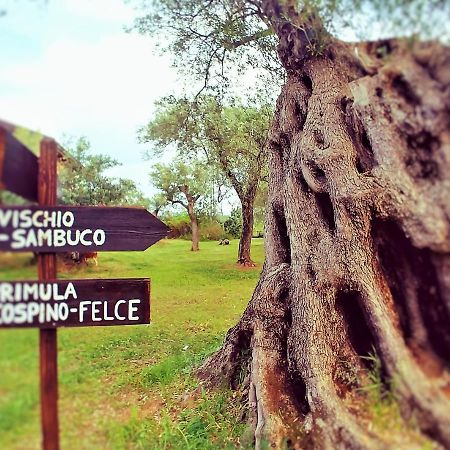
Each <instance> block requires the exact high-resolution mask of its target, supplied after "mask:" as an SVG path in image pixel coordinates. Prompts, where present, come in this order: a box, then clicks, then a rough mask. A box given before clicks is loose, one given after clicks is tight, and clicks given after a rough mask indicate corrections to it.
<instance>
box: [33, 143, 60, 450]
mask: <svg viewBox="0 0 450 450" xmlns="http://www.w3.org/2000/svg"><path fill="white" fill-rule="evenodd" d="M56 163H57V148H56V143H55V142H54V141H51V140H49V139H44V140H43V141H42V142H41V153H40V158H39V183H38V188H39V189H38V199H39V204H40V205H41V206H53V205H55V204H56V190H57V173H56ZM38 273H39V280H40V281H44V280H55V279H56V255H55V254H54V253H50V254H41V255H39V257H38ZM39 350H40V351H39V356H40V358H39V360H40V376H41V378H40V380H41V422H42V447H43V449H44V450H59V420H58V354H57V353H58V342H57V334H56V329H43V330H40V333H39Z"/></svg>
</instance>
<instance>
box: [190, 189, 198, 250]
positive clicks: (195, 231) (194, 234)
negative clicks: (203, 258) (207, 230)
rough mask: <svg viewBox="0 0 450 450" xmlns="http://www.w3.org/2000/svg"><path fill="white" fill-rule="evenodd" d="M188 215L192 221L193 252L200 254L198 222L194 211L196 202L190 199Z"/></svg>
mask: <svg viewBox="0 0 450 450" xmlns="http://www.w3.org/2000/svg"><path fill="white" fill-rule="evenodd" d="M187 211H188V215H189V219H190V220H191V231H192V247H191V250H192V251H193V252H198V250H199V245H198V244H199V241H200V238H199V229H198V221H197V216H196V215H195V211H194V202H193V200H192V199H191V200H190V199H189V198H188V208H187Z"/></svg>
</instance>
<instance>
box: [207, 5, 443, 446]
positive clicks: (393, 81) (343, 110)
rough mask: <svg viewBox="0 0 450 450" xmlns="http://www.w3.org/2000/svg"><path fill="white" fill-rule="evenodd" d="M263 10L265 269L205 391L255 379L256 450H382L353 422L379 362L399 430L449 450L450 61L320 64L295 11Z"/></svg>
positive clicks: (418, 54) (411, 51) (389, 56)
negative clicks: (271, 70) (267, 60)
mask: <svg viewBox="0 0 450 450" xmlns="http://www.w3.org/2000/svg"><path fill="white" fill-rule="evenodd" d="M286 3H288V2H286ZM280 4H282V3H281V2H280ZM274 5H275V6H274ZM265 9H266V13H267V15H268V16H269V17H271V20H272V24H273V26H274V28H275V29H276V32H277V34H278V37H279V40H280V43H279V55H280V58H281V60H282V62H283V65H284V67H285V68H286V71H287V82H286V84H285V86H284V88H283V89H282V92H281V94H280V97H279V99H278V104H277V111H276V114H275V118H274V122H273V127H272V130H271V132H270V139H269V141H270V164H269V167H270V171H271V172H270V186H269V200H268V205H267V219H266V229H265V250H266V260H265V264H264V268H263V271H262V273H261V278H260V281H259V283H258V285H257V287H256V290H255V292H254V294H253V297H252V299H251V301H250V303H249V305H248V307H247V309H246V310H245V312H244V314H243V317H242V318H241V320H240V321H239V323H238V324H237V325H236V326H235V327H234V328H232V329H231V330H230V331H229V332H228V335H227V337H226V340H225V343H224V345H223V347H222V348H221V350H219V351H218V352H217V353H216V354H215V355H213V356H212V357H211V358H210V359H209V360H208V361H207V362H206V363H205V364H204V365H203V367H202V368H201V369H200V375H201V376H202V377H203V378H204V379H206V380H208V381H209V382H210V383H213V384H214V383H220V382H222V381H223V380H226V381H228V382H229V383H230V384H231V385H232V386H233V385H234V384H235V383H236V382H237V376H238V373H239V371H240V370H241V368H242V367H248V369H249V375H248V378H247V380H246V381H247V382H248V388H249V390H248V400H249V408H250V420H251V422H252V424H253V426H254V431H255V438H256V446H257V447H259V446H260V445H261V442H263V440H264V439H267V440H268V441H269V443H271V444H272V445H273V446H275V447H276V446H280V445H281V443H282V441H283V439H287V440H288V441H290V444H291V445H292V446H296V448H305V447H306V448H311V447H314V448H320V449H322V448H327V449H335V448H388V447H389V446H390V445H391V444H390V441H389V436H386V435H384V436H382V435H378V434H377V433H376V431H375V430H373V429H371V428H370V426H369V425H368V424H369V422H370V420H366V419H365V418H364V416H361V414H359V413H358V405H361V404H363V403H364V398H365V395H366V394H365V391H364V390H362V389H361V387H363V386H364V385H366V384H367V383H368V380H367V376H366V375H365V374H366V371H365V362H367V359H364V358H361V356H362V357H364V356H367V355H368V354H370V353H371V352H372V351H373V350H372V349H375V351H376V353H377V355H378V357H379V358H380V361H381V364H382V368H383V374H384V377H385V380H386V381H388V380H390V382H391V388H392V389H393V390H394V392H395V394H396V398H397V399H398V402H399V403H400V406H401V411H402V413H403V415H404V416H405V417H411V416H413V417H414V418H415V420H416V423H417V425H418V426H419V427H420V429H421V431H422V432H423V433H424V434H425V435H427V436H429V437H430V438H431V439H433V440H435V441H436V442H437V443H439V444H440V445H442V446H444V447H448V448H450V376H449V371H448V367H449V363H450V132H449V128H450V109H449V105H450V51H449V49H448V48H445V47H442V46H440V45H438V44H436V43H434V44H431V43H424V44H416V45H415V46H414V47H413V48H412V47H411V46H410V45H409V44H407V43H406V42H402V41H401V40H389V41H383V42H368V43H360V44H354V45H353V44H346V43H343V42H340V41H337V40H333V39H330V41H329V42H328V44H327V48H326V50H324V51H323V52H322V53H321V54H320V55H317V56H313V55H311V53H309V52H308V50H307V48H306V44H305V42H306V35H308V40H309V39H311V36H312V35H311V34H309V31H308V28H307V27H306V26H304V24H298V23H296V20H299V18H298V16H296V14H295V12H293V10H292V9H289V10H287V11H282V7H280V6H279V5H278V4H277V2H273V1H267V2H265ZM285 17H290V18H291V21H287V20H285ZM288 444H289V442H288Z"/></svg>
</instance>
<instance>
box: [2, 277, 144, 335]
mask: <svg viewBox="0 0 450 450" xmlns="http://www.w3.org/2000/svg"><path fill="white" fill-rule="evenodd" d="M144 323H150V280H149V279H148V278H129V279H118V280H66V281H61V280H59V281H7V282H5V281H2V282H0V328H30V327H34V328H46V329H48V328H59V327H86V326H108V325H137V324H144Z"/></svg>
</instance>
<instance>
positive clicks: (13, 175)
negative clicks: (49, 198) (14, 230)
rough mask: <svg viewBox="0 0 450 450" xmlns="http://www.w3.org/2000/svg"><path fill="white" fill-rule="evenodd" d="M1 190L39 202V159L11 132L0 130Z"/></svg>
mask: <svg viewBox="0 0 450 450" xmlns="http://www.w3.org/2000/svg"><path fill="white" fill-rule="evenodd" d="M0 189H7V190H8V191H11V192H13V193H14V194H17V195H20V196H21V197H24V198H25V199H27V200H30V201H32V202H36V201H37V200H38V159H37V157H36V155H34V154H33V153H32V152H31V151H30V150H28V149H27V148H26V147H25V146H24V145H23V144H22V143H21V142H20V141H18V140H17V139H16V138H15V137H14V136H13V134H12V133H11V132H9V131H8V130H5V129H3V128H0Z"/></svg>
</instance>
